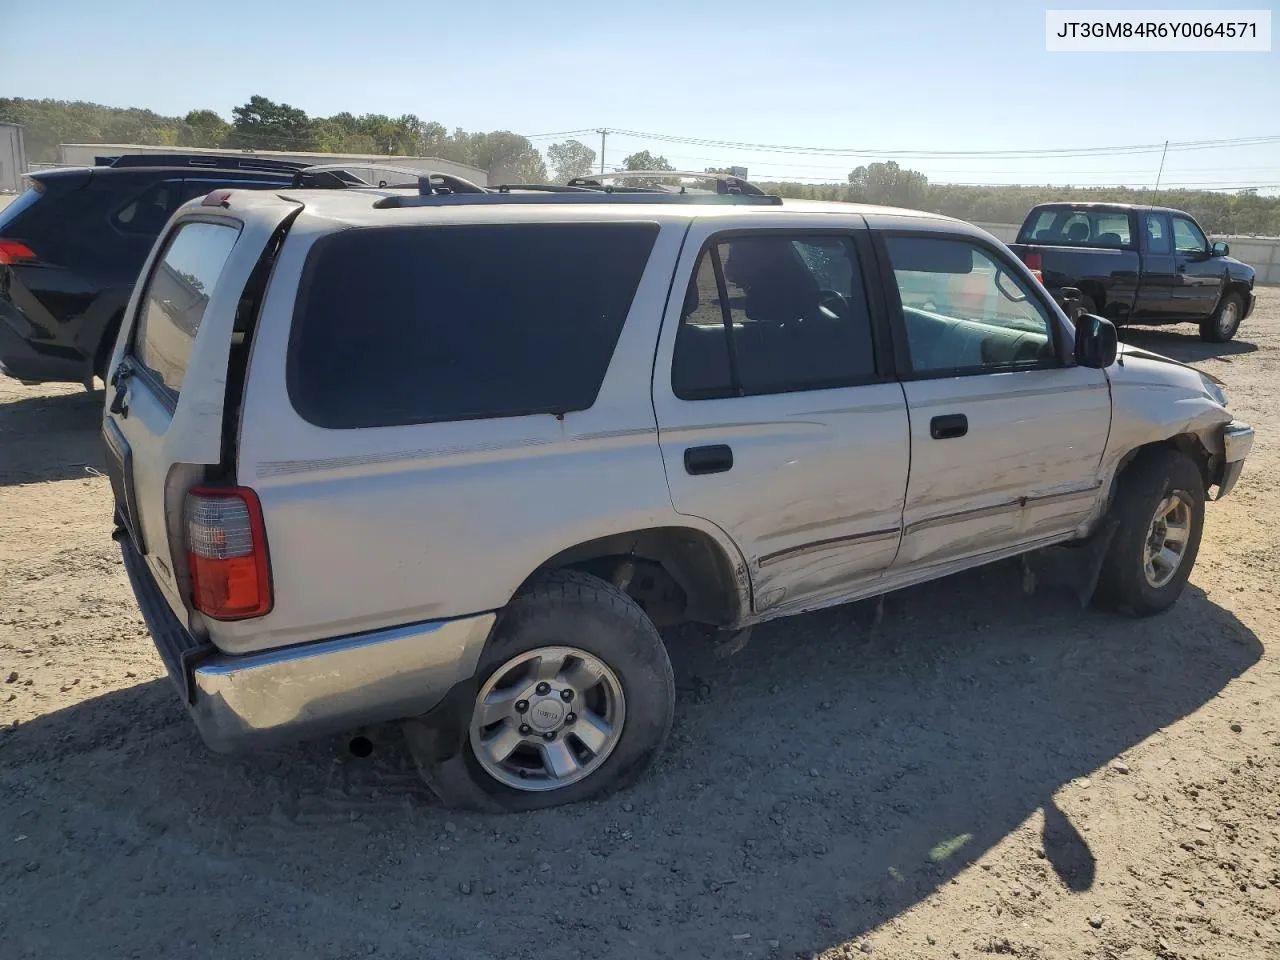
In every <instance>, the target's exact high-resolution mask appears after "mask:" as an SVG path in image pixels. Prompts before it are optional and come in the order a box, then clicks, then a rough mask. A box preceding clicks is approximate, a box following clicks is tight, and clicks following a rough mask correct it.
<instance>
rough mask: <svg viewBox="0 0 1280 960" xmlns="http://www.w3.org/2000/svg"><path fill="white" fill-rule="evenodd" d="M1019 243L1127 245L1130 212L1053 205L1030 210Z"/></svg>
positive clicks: (1083, 245) (1094, 245)
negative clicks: (1036, 210) (1076, 208)
mask: <svg viewBox="0 0 1280 960" xmlns="http://www.w3.org/2000/svg"><path fill="white" fill-rule="evenodd" d="M1018 242H1019V243H1044V244H1051V245H1054V246H1066V247H1129V246H1132V245H1133V236H1132V235H1131V233H1130V230H1129V215H1128V214H1127V213H1124V212H1122V211H1116V210H1073V209H1071V208H1070V207H1055V208H1050V209H1048V210H1041V211H1039V212H1038V213H1033V214H1032V215H1031V216H1030V217H1028V218H1027V222H1026V223H1025V224H1023V226H1022V229H1021V230H1020V231H1019V232H1018Z"/></svg>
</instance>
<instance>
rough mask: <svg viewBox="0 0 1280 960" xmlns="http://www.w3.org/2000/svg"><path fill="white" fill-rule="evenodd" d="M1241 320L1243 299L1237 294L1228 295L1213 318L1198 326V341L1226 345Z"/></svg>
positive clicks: (1242, 316)
mask: <svg viewBox="0 0 1280 960" xmlns="http://www.w3.org/2000/svg"><path fill="white" fill-rule="evenodd" d="M1243 319H1244V300H1243V298H1241V296H1240V294H1238V293H1228V294H1227V295H1226V296H1225V297H1223V298H1222V302H1221V303H1219V304H1218V309H1217V310H1216V311H1215V312H1214V314H1213V316H1211V317H1210V318H1209V319H1207V320H1205V321H1203V322H1202V323H1201V324H1200V339H1201V340H1207V341H1208V342H1209V343H1226V342H1227V341H1228V340H1230V339H1231V338H1232V337H1234V336H1235V335H1236V331H1237V330H1239V329H1240V321H1241V320H1243Z"/></svg>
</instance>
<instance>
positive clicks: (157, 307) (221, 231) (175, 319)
mask: <svg viewBox="0 0 1280 960" xmlns="http://www.w3.org/2000/svg"><path fill="white" fill-rule="evenodd" d="M239 236H240V229H239V228H238V227H232V226H228V225H224V224H218V223H205V222H203V221H193V222H190V223H184V224H182V225H181V226H179V227H178V229H177V230H175V231H174V232H173V233H172V234H170V236H169V240H168V242H167V246H166V248H165V253H164V256H163V257H162V258H161V259H160V262H159V263H157V264H156V265H155V268H154V270H153V272H152V274H151V278H150V280H149V281H148V282H147V292H146V295H145V296H144V297H143V298H142V300H141V302H140V303H139V306H138V319H137V321H136V323H135V325H134V331H133V355H134V357H135V359H136V360H137V361H138V363H139V364H140V365H141V366H142V367H143V368H144V369H145V370H147V371H148V372H149V373H150V375H151V377H152V379H153V380H154V381H155V382H156V384H157V386H159V387H160V389H161V391H162V392H164V393H165V394H167V395H168V396H169V398H170V399H172V400H176V399H177V398H178V394H180V393H181V392H182V381H183V380H184V379H185V378H186V375H187V363H188V362H189V361H190V360H191V350H192V348H193V347H194V346H195V342H196V335H197V334H198V333H199V332H200V323H201V321H202V320H204V311H205V307H207V306H208V305H209V297H210V295H211V294H212V293H213V288H214V287H215V286H216V285H217V283H218V278H219V277H221V276H222V269H223V267H225V266H226V263H227V258H228V257H230V256H231V248H232V247H234V246H235V245H236V239H237V238H238V237H239Z"/></svg>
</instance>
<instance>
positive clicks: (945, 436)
mask: <svg viewBox="0 0 1280 960" xmlns="http://www.w3.org/2000/svg"><path fill="white" fill-rule="evenodd" d="M968 432H969V418H968V417H966V416H965V415H964V414H963V413H945V414H943V415H942V416H940V417H934V418H933V419H932V420H930V421H929V436H931V437H933V439H935V440H950V439H952V438H953V437H963V436H964V435H965V434H966V433H968Z"/></svg>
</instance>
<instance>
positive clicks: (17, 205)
mask: <svg viewBox="0 0 1280 960" xmlns="http://www.w3.org/2000/svg"><path fill="white" fill-rule="evenodd" d="M42 193H44V187H43V186H37V187H30V188H28V189H27V190H26V191H25V192H23V193H21V194H19V195H18V197H17V199H15V200H13V201H12V202H11V203H10V204H9V205H8V206H7V207H5V208H4V209H3V210H0V233H3V231H4V228H5V227H7V226H8V225H9V224H11V223H13V222H14V221H15V220H17V219H18V217H19V216H20V215H21V214H22V213H23V212H24V211H25V210H27V209H29V208H30V207H31V205H32V204H34V203H35V202H36V201H37V200H39V199H40V194H42Z"/></svg>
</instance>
